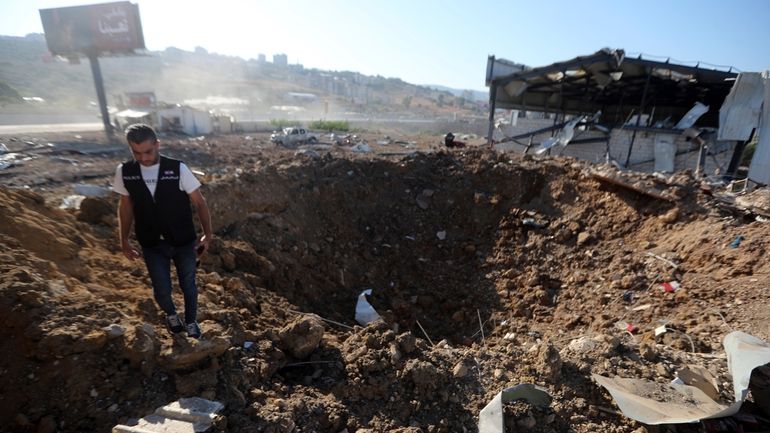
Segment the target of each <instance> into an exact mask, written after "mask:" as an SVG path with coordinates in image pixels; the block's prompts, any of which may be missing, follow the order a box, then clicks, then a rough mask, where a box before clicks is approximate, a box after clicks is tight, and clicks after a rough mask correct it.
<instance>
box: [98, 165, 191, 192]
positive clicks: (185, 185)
mask: <svg viewBox="0 0 770 433" xmlns="http://www.w3.org/2000/svg"><path fill="white" fill-rule="evenodd" d="M139 168H140V169H141V170H142V179H144V184H145V185H147V189H148V190H150V195H152V196H153V197H155V187H156V186H157V185H158V172H159V171H160V162H158V163H157V164H155V165H151V166H149V167H145V166H143V165H139ZM200 186H201V183H200V182H199V181H198V179H196V178H195V175H194V174H192V171H190V169H189V168H187V165H185V163H183V162H182V163H179V190H180V191H184V192H186V193H187V194H190V193H191V192H193V191H195V190H196V189H198V188H200ZM112 189H114V190H115V192H117V193H118V194H121V195H129V194H128V190H127V189H126V186H125V185H124V184H123V164H120V165H118V168H117V169H116V170H115V179H114V180H113V182H112Z"/></svg>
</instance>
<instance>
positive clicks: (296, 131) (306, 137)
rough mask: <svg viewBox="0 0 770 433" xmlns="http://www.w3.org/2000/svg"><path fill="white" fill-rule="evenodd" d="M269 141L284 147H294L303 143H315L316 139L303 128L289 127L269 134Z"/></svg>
mask: <svg viewBox="0 0 770 433" xmlns="http://www.w3.org/2000/svg"><path fill="white" fill-rule="evenodd" d="M270 141H272V142H273V143H275V144H278V145H281V146H284V147H296V146H298V145H300V144H304V143H317V142H318V137H316V136H315V134H313V133H311V132H308V131H306V130H305V129H304V128H297V127H289V128H283V130H282V131H281V132H274V133H273V134H271V135H270Z"/></svg>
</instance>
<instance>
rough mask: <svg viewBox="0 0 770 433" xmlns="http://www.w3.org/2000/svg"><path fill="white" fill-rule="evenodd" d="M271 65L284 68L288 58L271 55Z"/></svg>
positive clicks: (280, 55) (281, 55)
mask: <svg viewBox="0 0 770 433" xmlns="http://www.w3.org/2000/svg"><path fill="white" fill-rule="evenodd" d="M273 64H274V65H275V66H282V67H286V66H288V65H289V57H288V56H287V55H286V54H273Z"/></svg>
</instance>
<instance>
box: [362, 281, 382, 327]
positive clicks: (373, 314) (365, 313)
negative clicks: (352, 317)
mask: <svg viewBox="0 0 770 433" xmlns="http://www.w3.org/2000/svg"><path fill="white" fill-rule="evenodd" d="M371 294H372V289H366V290H364V291H363V292H361V294H360V295H358V302H357V303H356V322H358V323H359V324H360V325H361V326H366V325H368V324H370V323H372V322H375V321H377V320H382V317H380V315H379V314H378V313H377V311H375V309H374V307H372V304H370V303H369V301H367V300H366V296H367V295H371Z"/></svg>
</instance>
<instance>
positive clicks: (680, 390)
mask: <svg viewBox="0 0 770 433" xmlns="http://www.w3.org/2000/svg"><path fill="white" fill-rule="evenodd" d="M724 347H725V351H726V352H727V366H728V370H729V372H730V374H731V376H732V378H733V387H734V391H735V402H734V403H733V404H731V405H730V406H724V405H722V404H719V403H717V402H716V401H714V400H713V399H712V398H710V397H709V396H708V395H707V394H706V393H705V392H703V391H702V390H701V389H700V388H698V387H696V386H690V385H679V384H661V383H656V382H651V381H647V380H639V379H625V378H621V377H616V378H613V379H611V378H608V377H605V376H601V375H599V374H592V375H591V377H593V378H594V380H595V381H596V383H598V384H599V385H600V386H602V387H604V388H605V389H606V390H607V391H609V393H610V394H611V395H612V398H613V399H614V400H615V403H617V405H618V407H619V408H620V410H621V411H622V412H623V414H624V415H625V416H627V417H629V418H631V419H634V420H636V421H639V422H643V423H645V424H653V425H657V424H681V423H691V422H698V421H701V420H703V419H708V418H719V417H725V416H730V415H733V414H735V413H737V412H738V410H739V409H740V407H741V404H742V403H743V401H744V400H745V399H746V397H747V395H748V391H749V380H750V378H751V372H752V370H754V368H756V367H758V366H762V365H765V364H767V363H770V344H768V343H767V342H765V341H762V340H760V339H758V338H756V337H754V336H752V335H749V334H746V333H744V332H741V331H733V332H731V333H730V334H728V335H727V336H726V337H725V339H724ZM696 373H698V372H696ZM698 375H700V374H698ZM685 376H686V377H688V378H690V376H688V375H687V373H685ZM681 379H682V381H683V382H684V378H681ZM692 379H693V380H695V381H698V383H699V384H704V381H705V382H708V381H709V379H708V378H704V379H702V380H701V379H698V378H697V377H696V375H693V376H692Z"/></svg>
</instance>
